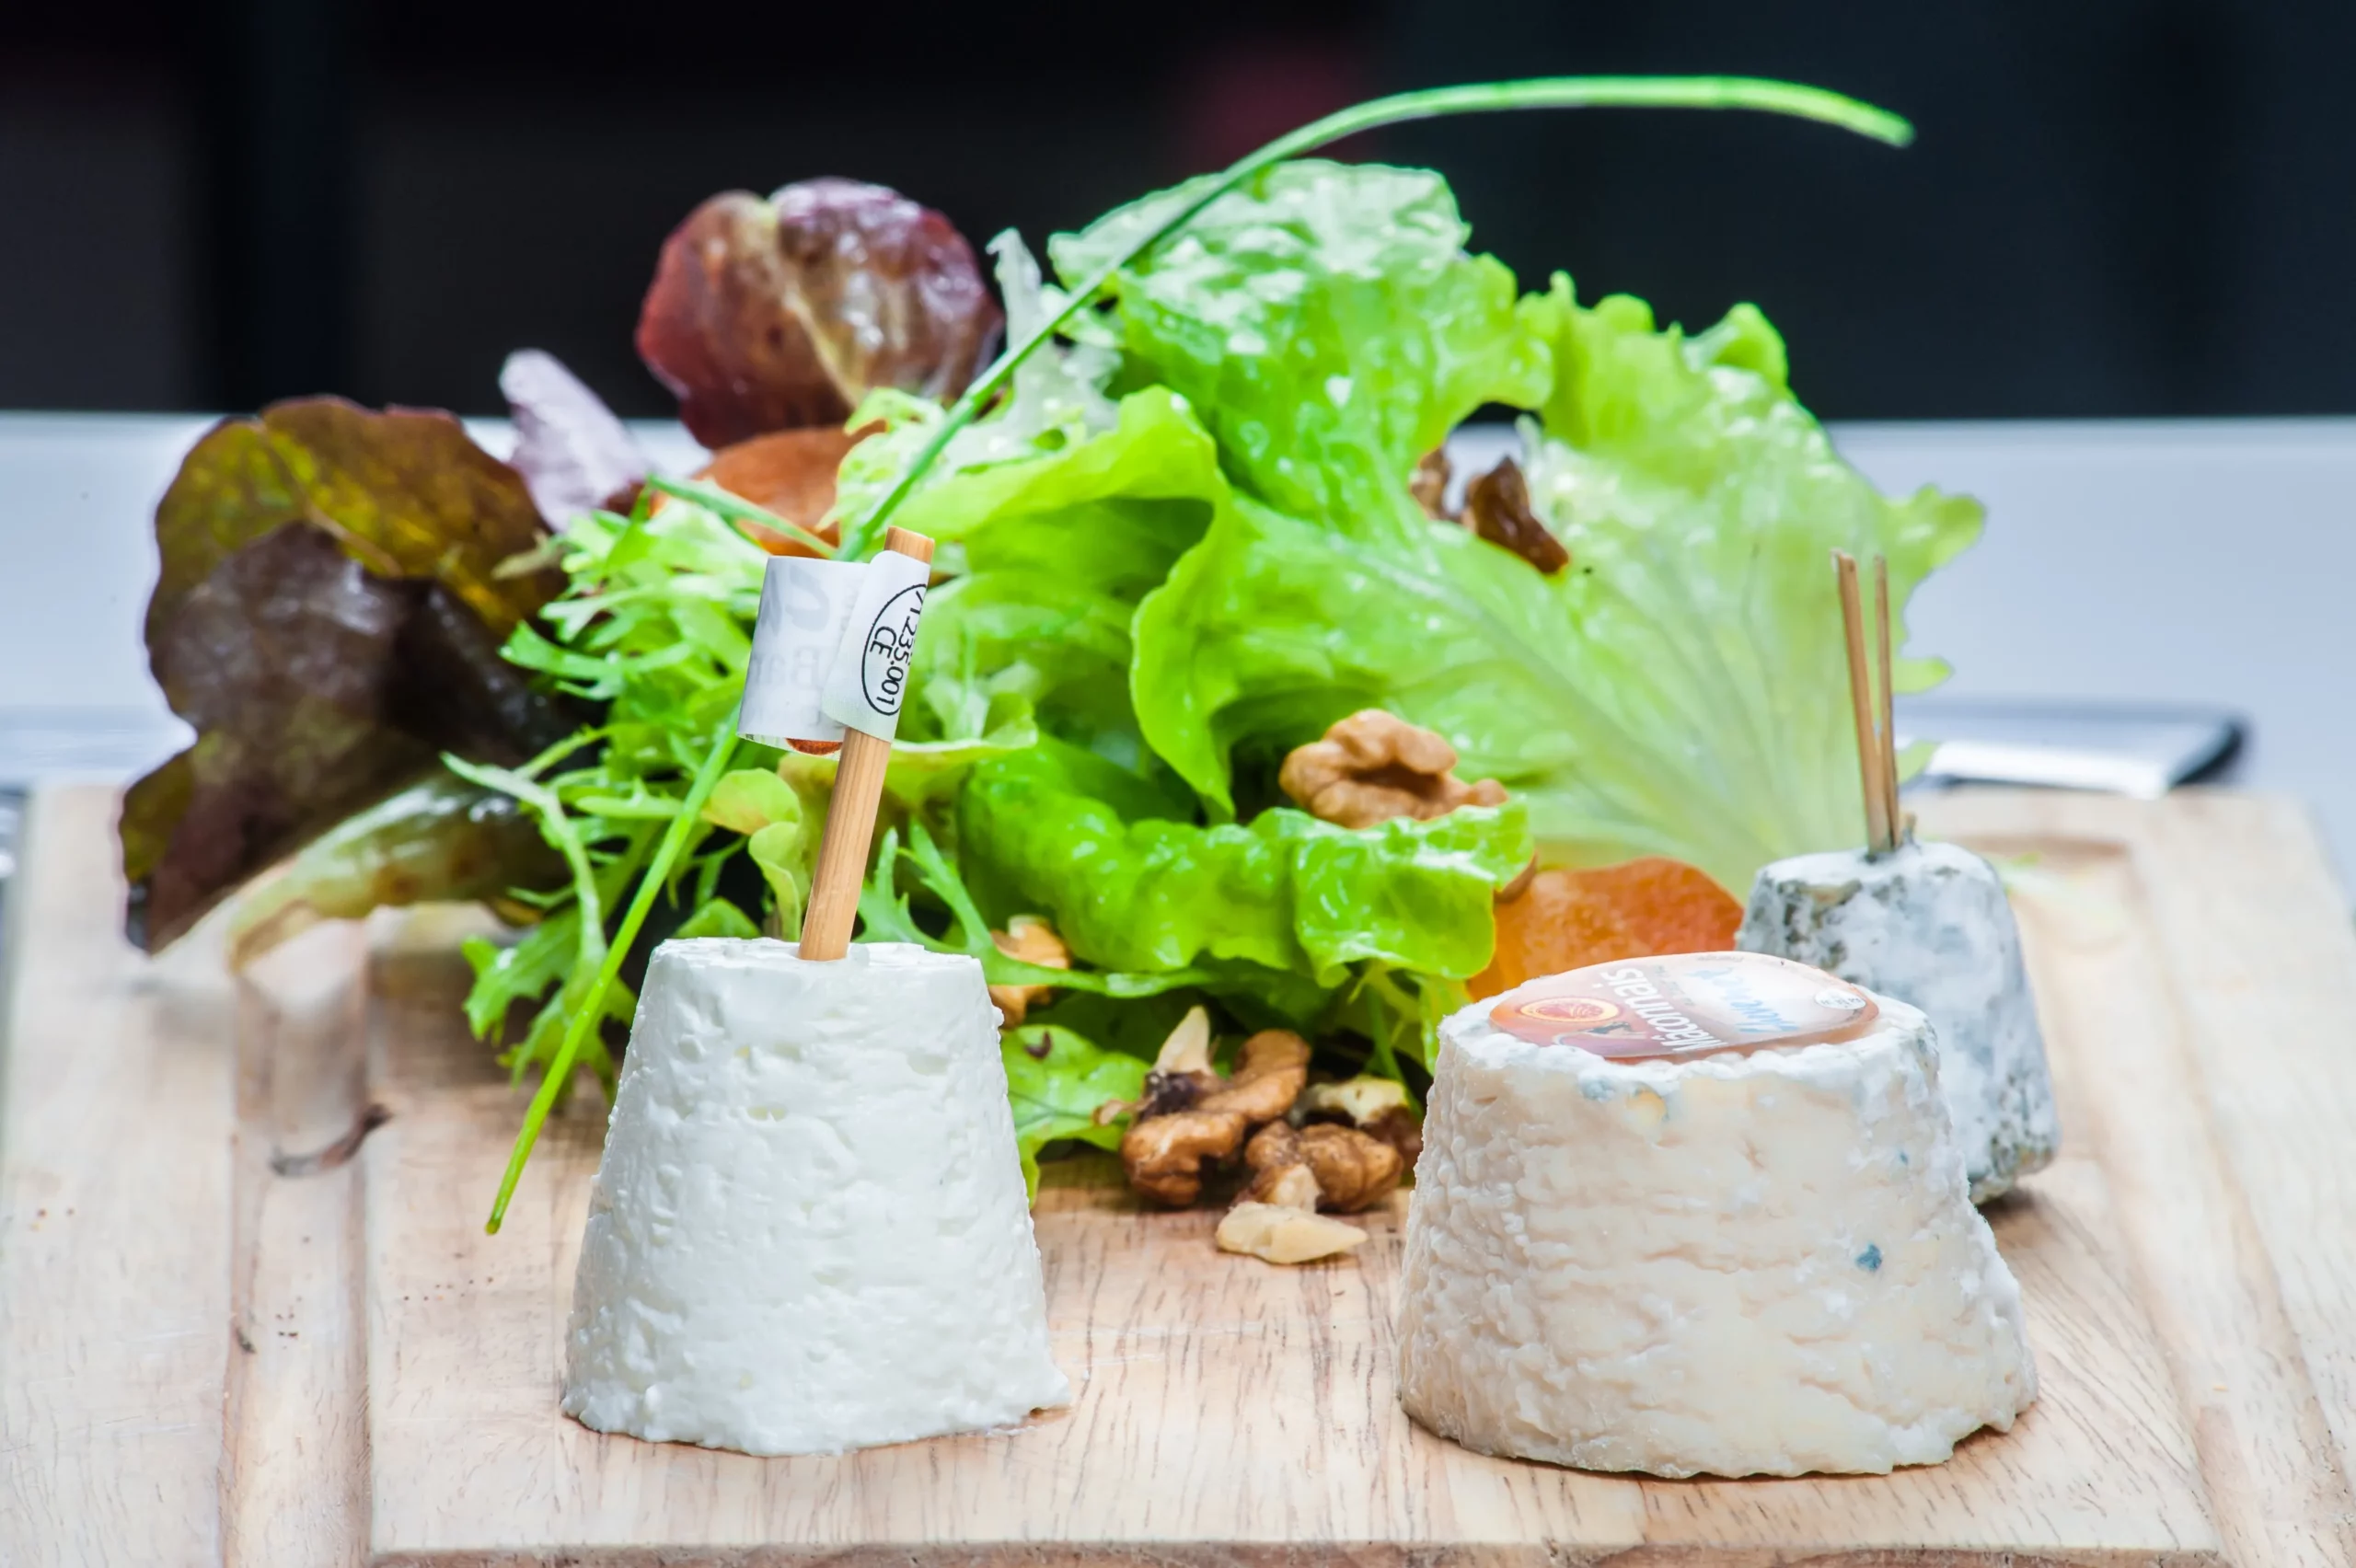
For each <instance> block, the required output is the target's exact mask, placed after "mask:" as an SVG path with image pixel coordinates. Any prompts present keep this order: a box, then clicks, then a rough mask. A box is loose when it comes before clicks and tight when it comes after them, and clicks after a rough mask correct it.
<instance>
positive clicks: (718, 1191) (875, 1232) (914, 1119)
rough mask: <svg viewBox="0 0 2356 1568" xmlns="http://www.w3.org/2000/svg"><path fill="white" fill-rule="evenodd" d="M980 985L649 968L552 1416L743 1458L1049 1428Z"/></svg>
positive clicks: (771, 958)
mask: <svg viewBox="0 0 2356 1568" xmlns="http://www.w3.org/2000/svg"><path fill="white" fill-rule="evenodd" d="M997 1017H998V1015H997V1013H996V1012H995V1010H994V1009H992V1008H991V1007H990V1005H989V1001H988V998H987V994H986V992H985V989H984V986H983V979H982V970H981V966H980V965H979V964H977V963H975V962H974V961H973V960H972V959H970V958H965V957H961V956H952V955H946V954H941V953H934V952H930V951H927V950H925V949H923V948H920V947H916V946H913V945H910V944H904V943H875V944H863V945H860V946H855V947H853V948H852V949H851V950H850V952H849V956H848V957H846V958H844V959H841V960H839V961H837V962H835V963H805V962H803V960H802V959H801V958H800V957H798V956H797V955H796V954H795V952H794V950H793V948H792V946H791V944H788V943H783V942H774V941H765V940H733V939H726V938H706V939H699V940H690V941H672V942H665V943H664V944H663V945H662V946H661V947H659V948H657V949H656V950H655V953H654V958H653V963H652V964H651V965H650V966H649V968H648V971H647V980H646V987H645V992H644V995H643V997H641V1001H640V1003H639V1009H638V1018H637V1021H636V1023H635V1025H634V1027H633V1029H632V1032H631V1036H630V1047H629V1055H628V1057H627V1058H626V1059H625V1061H624V1063H623V1066H622V1074H621V1082H620V1085H619V1088H618V1091H617V1093H616V1096H615V1101H614V1111H613V1116H612V1120H611V1124H610V1127H609V1130H608V1133H607V1136H606V1150H605V1158H604V1160H603V1162H602V1164H601V1165H600V1166H599V1169H598V1172H597V1181H596V1186H595V1190H594V1193H593V1196H592V1199H591V1204H590V1212H589V1223H588V1228H587V1229H586V1231H585V1233H584V1235H583V1241H582V1250H581V1266H580V1272H579V1274H577V1275H576V1276H575V1280H574V1286H573V1307H572V1324H571V1329H570V1332H569V1336H568V1340H569V1348H570V1355H569V1360H568V1365H567V1368H566V1375H565V1385H564V1396H563V1404H564V1409H565V1411H566V1412H568V1413H569V1414H572V1415H573V1416H576V1417H578V1418H579V1419H580V1420H581V1421H582V1422H583V1424H585V1425H588V1426H592V1427H595V1428H596V1429H597V1430H599V1431H601V1432H622V1433H628V1434H629V1435H633V1436H638V1437H644V1438H648V1439H651V1440H654V1441H668V1442H684V1443H699V1444H702V1445H704V1446H705V1447H721V1448H736V1449H741V1450H743V1451H744V1452H745V1453H750V1454H799V1453H820V1452H832V1451H837V1450H840V1449H844V1448H850V1447H864V1446H868V1445H872V1444H878V1443H895V1442H901V1441H905V1440H907V1439H910V1438H916V1437H928V1436H934V1435H940V1434H943V1433H951V1432H967V1431H975V1430H979V1429H985V1428H989V1427H997V1426H1006V1425H1011V1424H1014V1423H1017V1422H1020V1421H1022V1419H1023V1418H1024V1417H1025V1416H1026V1415H1028V1414H1029V1413H1030V1412H1032V1411H1034V1410H1035V1409H1039V1408H1043V1407H1046V1406H1052V1405H1060V1404H1066V1403H1068V1402H1069V1401H1070V1399H1071V1386H1070V1384H1069V1382H1068V1380H1067V1379H1066V1378H1065V1377H1064V1375H1063V1374H1062V1373H1061V1372H1060V1371H1058V1370H1057V1367H1056V1364H1055V1361H1054V1358H1053V1356H1052V1355H1050V1353H1049V1348H1048V1336H1047V1320H1046V1297H1045V1289H1044V1287H1043V1284H1042V1276H1041V1270H1040V1262H1039V1250H1038V1246H1037V1244H1036V1242H1035V1241H1034V1238H1033V1235H1032V1230H1031V1216H1030V1210H1029V1205H1028V1203H1027V1200H1026V1195H1025V1193H1024V1189H1023V1182H1022V1165H1021V1161H1020V1159H1019V1158H1018V1156H1017V1153H1016V1149H1015V1141H1014V1124H1013V1119H1012V1115H1011V1112H1010V1110H1009V1108H1008V1104H1007V1098H1006V1071H1005V1066H1004V1064H1003V1062H1002V1060H1001V1058H1000V1055H999V1043H998V1032H997V1027H996V1025H997Z"/></svg>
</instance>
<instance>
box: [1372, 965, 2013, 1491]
mask: <svg viewBox="0 0 2356 1568" xmlns="http://www.w3.org/2000/svg"><path fill="white" fill-rule="evenodd" d="M1515 995H1516V993H1514V992H1507V994H1506V997H1502V998H1497V1000H1499V1001H1504V1000H1507V999H1510V998H1512V997H1514V996H1515ZM1877 1001H1879V1003H1880V1005H1881V1007H1882V1009H1883V1011H1882V1014H1881V1016H1880V1018H1879V1020H1877V1023H1876V1026H1875V1027H1874V1028H1873V1030H1872V1031H1871V1032H1868V1033H1866V1034H1865V1035H1863V1036H1862V1037H1860V1038H1858V1039H1856V1040H1854V1041H1848V1042H1843V1043H1835V1044H1818V1045H1808V1046H1804V1047H1801V1048H1798V1049H1782V1050H1773V1049H1771V1050H1764V1051H1759V1052H1755V1053H1752V1054H1750V1055H1732V1054H1727V1055H1709V1056H1703V1057H1700V1058H1696V1059H1673V1058H1672V1059H1652V1060H1640V1061H1627V1062H1614V1061H1607V1060H1605V1059H1604V1058H1602V1057H1600V1056H1596V1055H1590V1054H1589V1053H1588V1052H1585V1051H1581V1050H1578V1049H1576V1048H1575V1047H1570V1046H1563V1045H1540V1044H1534V1043H1530V1042H1528V1041H1524V1040H1520V1039H1517V1038H1515V1037H1514V1036H1512V1035H1510V1034H1507V1033H1506V1032H1503V1031H1501V1030H1499V1029H1497V1028H1496V1027H1495V1026H1493V1025H1492V1024H1491V1023H1490V1021H1489V1018H1488V1013H1489V1010H1490V1007H1491V1005H1492V1004H1491V1003H1486V1002H1484V1003H1480V1004H1476V1005H1475V1006H1473V1007H1472V1008H1468V1009H1464V1010H1463V1011H1461V1012H1459V1013H1457V1014H1456V1015H1455V1016H1454V1017H1452V1018H1450V1019H1449V1020H1447V1022H1446V1023H1445V1024H1444V1025H1443V1026H1442V1028H1441V1032H1440V1053H1439V1059H1438V1066H1437V1068H1436V1071H1435V1075H1434V1078H1433V1083H1432V1092H1431V1100H1430V1111H1429V1115H1428V1118H1427V1120H1426V1124H1425V1129H1424V1139H1425V1142H1424V1152H1423V1157H1422V1159H1420V1160H1419V1161H1418V1163H1417V1165H1416V1168H1415V1198H1414V1202H1413V1205H1412V1206H1411V1208H1410V1210H1409V1213H1408V1220H1407V1251H1406V1262H1405V1269H1404V1278H1403V1287H1402V1306H1401V1310H1400V1318H1399V1362H1400V1390H1401V1400H1402V1402H1403V1404H1404V1405H1405V1407H1406V1409H1407V1412H1408V1413H1409V1414H1410V1415H1412V1416H1414V1417H1415V1419H1416V1420H1417V1421H1419V1422H1421V1423H1422V1424H1424V1425H1426V1426H1427V1427H1430V1428H1431V1429H1432V1430H1434V1431H1436V1432H1438V1433H1440V1434H1441V1435H1445V1436H1448V1437H1451V1438H1454V1439H1455V1440H1456V1441H1458V1442H1460V1443H1462V1444H1464V1445H1465V1446H1466V1447H1471V1448H1473V1449H1476V1450H1478V1451H1480V1452H1483V1453H1489V1454H1500V1455H1510V1456H1514V1457H1517V1458H1532V1459H1544V1460H1549V1461H1551V1462H1553V1463H1556V1464H1565V1465H1576V1466H1578V1467H1580V1468H1583V1469H1588V1470H1636V1471H1642V1472H1645V1473H1647V1474H1652V1475H1661V1476H1688V1475H1697V1474H1710V1475H1721V1476H1742V1475H1799V1474H1804V1473H1807V1472H1810V1471H1827V1472H1870V1473H1883V1472H1887V1471H1888V1470H1890V1469H1892V1468H1893V1467H1895V1466H1899V1465H1912V1464H1931V1463H1935V1462H1937V1461H1939V1460H1941V1459H1944V1458H1946V1457H1947V1456H1948V1454H1949V1453H1951V1452H1952V1451H1953V1449H1954V1447H1955V1445H1956V1443H1957V1442H1958V1440H1960V1439H1961V1438H1963V1437H1964V1436H1965V1435H1968V1434H1969V1433H1971V1432H1973V1431H1975V1430H1977V1429H1978V1428H1980V1427H1981V1426H1992V1427H1995V1428H1997V1429H1999V1430H2004V1429H2008V1428H2009V1427H2010V1426H2011V1425H2012V1424H2013V1421H2014V1418H2015V1416H2016V1415H2017V1414H2018V1413H2019V1412H2021V1411H2022V1410H2024V1409H2026V1408H2027V1405H2028V1403H2029V1401H2031V1400H2032V1399H2034V1398H2035V1397H2036V1372H2035V1367H2034V1365H2033V1363H2032V1362H2031V1360H2030V1356H2029V1350H2028V1343H2027V1336H2026V1332H2025V1327H2024V1319H2023V1314H2022V1309H2021V1298H2020V1290H2019V1287H2018V1286H2017V1285H2016V1284H2015V1281H2014V1279H2013V1276H2012V1273H2011V1271H2010V1270H2009V1269H2007V1268H2006V1267H2005V1265H2004V1260H2003V1259H2002V1258H2001V1257H1999V1256H1998V1255H1997V1252H1996V1246H1995V1239H1994V1237H1993V1236H1992V1234H1991V1232H1990V1231H1989V1228H1988V1226H1987V1223H1986V1222H1985V1221H1984V1220H1982V1219H1981V1217H1980V1215H1979V1213H1978V1211H1977V1210H1975V1209H1974V1208H1973V1207H1972V1206H1971V1204H1970V1202H1969V1198H1968V1197H1967V1195H1966V1192H1965V1186H1964V1179H1963V1165H1962V1160H1961V1159H1960V1156H1959V1154H1958V1149H1957V1147H1956V1144H1955V1140H1954V1137H1953V1136H1952V1134H1951V1132H1950V1130H1949V1128H1948V1124H1947V1116H1946V1106H1945V1104H1944V1102H1943V1101H1942V1100H1941V1098H1940V1095H1939V1089H1938V1064H1937V1060H1936V1058H1935V1055H1934V1050H1933V1047H1932V1044H1931V1038H1930V1029H1929V1026H1928V1024H1927V1023H1926V1022H1925V1021H1924V1020H1923V1015H1922V1014H1921V1013H1920V1012H1919V1011H1917V1010H1916V1009H1913V1008H1911V1007H1908V1006H1907V1005H1906V1004H1905V1003H1903V1002H1900V1001H1896V1000H1894V999H1883V998H1877Z"/></svg>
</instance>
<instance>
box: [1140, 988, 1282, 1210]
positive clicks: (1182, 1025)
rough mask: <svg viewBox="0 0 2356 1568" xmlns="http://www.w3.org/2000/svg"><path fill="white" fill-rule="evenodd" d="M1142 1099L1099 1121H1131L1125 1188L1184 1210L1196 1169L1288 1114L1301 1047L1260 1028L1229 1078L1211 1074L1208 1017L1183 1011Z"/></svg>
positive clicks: (1199, 1189) (1198, 1183)
mask: <svg viewBox="0 0 2356 1568" xmlns="http://www.w3.org/2000/svg"><path fill="white" fill-rule="evenodd" d="M1145 1081H1146V1090H1145V1098H1144V1099H1143V1100H1140V1101H1137V1102H1136V1103H1134V1104H1128V1105H1124V1104H1121V1103H1119V1102H1117V1101H1115V1102H1114V1103H1112V1104H1108V1105H1106V1106H1103V1107H1102V1108H1100V1109H1099V1110H1098V1112H1097V1119H1098V1120H1099V1121H1100V1122H1103V1121H1107V1120H1110V1119H1111V1118H1112V1117H1114V1116H1118V1115H1121V1114H1124V1113H1126V1114H1131V1115H1134V1116H1135V1117H1136V1118H1137V1119H1136V1120H1135V1121H1133V1122H1131V1123H1130V1124H1129V1130H1128V1131H1127V1132H1126V1133H1125V1134H1123V1135H1122V1137H1121V1164H1122V1166H1123V1168H1124V1169H1126V1170H1127V1171H1128V1175H1129V1185H1130V1186H1131V1187H1133V1188H1135V1189H1136V1190H1137V1191H1138V1192H1139V1193H1144V1194H1145V1195H1146V1196H1147V1197H1149V1198H1151V1199H1153V1200H1154V1201H1155V1202H1156V1203H1163V1204H1170V1205H1174V1206H1177V1207H1181V1208H1183V1207H1184V1206H1185V1205H1188V1204H1191V1203H1193V1202H1195V1200H1196V1199H1197V1198H1199V1197H1201V1196H1202V1195H1203V1167H1204V1166H1205V1165H1206V1164H1215V1163H1217V1162H1218V1161H1219V1160H1222V1159H1227V1158H1228V1157H1229V1156H1230V1155H1231V1154H1233V1153H1234V1152H1235V1151H1236V1150H1237V1149H1239V1148H1242V1147H1243V1139H1244V1136H1245V1135H1247V1134H1248V1133H1250V1132H1251V1130H1252V1129H1253V1127H1255V1126H1257V1125H1259V1124H1261V1123H1263V1122H1268V1121H1274V1120H1276V1119H1277V1118H1279V1117H1282V1116H1283V1115H1284V1114H1285V1113H1287V1112H1288V1111H1290V1110H1291V1109H1292V1102H1293V1101H1294V1100H1295V1099H1297V1098H1298V1097H1299V1094H1300V1090H1301V1088H1302V1086H1303V1085H1304V1084H1306V1083H1307V1082H1308V1081H1309V1042H1307V1041H1306V1040H1303V1039H1302V1038H1301V1037H1300V1036H1299V1035H1298V1034H1295V1033H1294V1032H1292V1031H1290V1030H1288V1029H1264V1030H1262V1031H1261V1032H1259V1033H1257V1034H1255V1035H1253V1036H1252V1038H1251V1039H1249V1040H1247V1041H1245V1042H1244V1043H1243V1050H1242V1058H1241V1061H1240V1063H1239V1065H1238V1066H1237V1067H1236V1071H1235V1076H1234V1077H1233V1078H1220V1077H1219V1076H1218V1073H1216V1072H1214V1071H1212V1069H1211V1023H1210V1014H1209V1013H1208V1012H1207V1011H1205V1010H1204V1009H1201V1008H1199V1007H1197V1008H1190V1009H1187V1012H1186V1016H1185V1017H1184V1019H1183V1020H1180V1021H1179V1024H1178V1027H1177V1028H1175V1029H1173V1030H1172V1031H1171V1032H1170V1038H1168V1039H1167V1040H1165V1041H1163V1042H1162V1043H1161V1054H1160V1055H1158V1056H1156V1057H1155V1059H1154V1064H1153V1070H1152V1071H1151V1072H1149V1073H1148V1074H1147V1075H1146V1080H1145Z"/></svg>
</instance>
